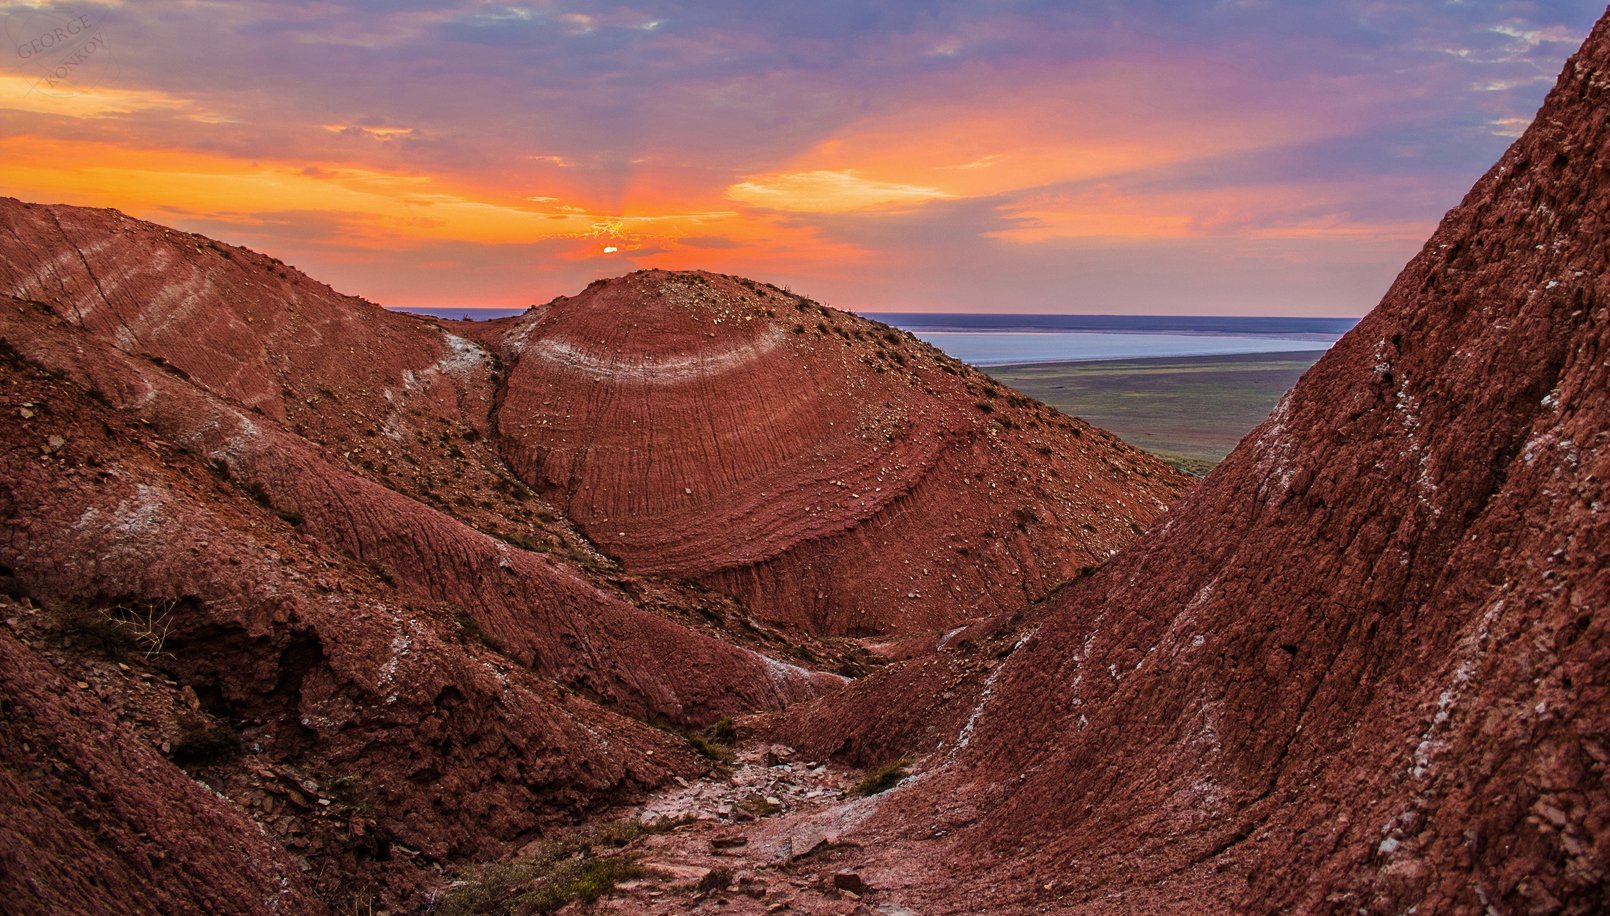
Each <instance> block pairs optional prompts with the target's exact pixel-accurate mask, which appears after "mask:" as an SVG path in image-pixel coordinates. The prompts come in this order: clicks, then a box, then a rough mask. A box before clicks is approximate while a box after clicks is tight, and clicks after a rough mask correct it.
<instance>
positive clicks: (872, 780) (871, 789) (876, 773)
mask: <svg viewBox="0 0 1610 916" xmlns="http://www.w3.org/2000/svg"><path fill="white" fill-rule="evenodd" d="M909 766H911V758H910V757H902V758H900V759H899V760H896V761H894V762H892V763H886V764H884V765H883V766H881V767H879V768H877V769H876V770H873V771H872V772H870V773H868V774H866V776H864V777H862V779H861V781H860V782H858V783H856V784H855V794H857V795H877V794H878V793H879V792H887V791H888V790H890V789H892V788H894V787H895V786H896V785H898V784H899V782H900V780H902V779H905V778H906V777H907V776H908V775H910V773H909V772H908V771H907V770H906V767H909Z"/></svg>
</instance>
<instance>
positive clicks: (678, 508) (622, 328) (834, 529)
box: [477, 271, 1184, 635]
mask: <svg viewBox="0 0 1610 916" xmlns="http://www.w3.org/2000/svg"><path fill="white" fill-rule="evenodd" d="M477 333H478V336H480V337H481V339H483V340H485V341H487V342H488V344H489V345H491V346H495V347H497V348H498V350H499V352H500V353H501V354H502V357H503V360H504V362H505V363H506V364H508V365H509V366H510V369H509V381H508V385H507V387H506V390H505V394H504V396H503V397H502V398H501V400H500V402H499V404H498V406H497V409H496V421H495V422H496V429H497V432H498V434H499V438H500V441H501V442H502V443H503V454H504V456H505V457H506V458H507V459H508V461H509V463H510V465H511V466H512V467H513V468H514V469H515V470H516V471H517V472H518V473H519V474H520V476H521V477H522V478H523V479H524V480H526V481H527V482H528V483H530V484H532V485H533V486H536V487H539V488H540V489H541V490H542V491H544V492H546V493H550V494H552V495H553V496H554V498H555V499H556V500H557V501H559V502H560V503H561V504H562V505H563V506H564V507H565V511H566V513H567V514H568V515H569V516H570V517H571V518H573V519H575V520H576V522H577V523H578V524H579V525H580V526H581V527H582V528H583V529H584V530H585V531H586V532H587V534H588V536H589V537H591V538H592V539H593V540H594V541H595V542H596V543H598V544H599V545H600V546H601V547H602V548H603V549H604V550H605V551H606V552H608V553H609V554H611V555H613V556H617V557H620V558H621V559H622V560H623V561H624V562H625V563H626V565H627V566H629V567H631V568H634V569H642V570H648V571H652V572H656V573H663V574H667V575H674V576H682V577H688V578H695V579H699V580H701V581H703V582H706V583H708V584H711V585H713V586H716V587H718V588H720V589H722V590H724V591H726V592H728V593H730V594H732V595H735V596H737V597H739V598H740V599H741V600H742V601H743V602H744V603H745V604H746V605H747V606H748V607H750V608H751V609H753V610H754V611H756V612H757V613H758V614H760V615H762V616H763V618H765V619H767V620H770V621H774V622H781V623H786V624H793V625H798V626H804V627H808V628H811V629H813V630H816V631H818V632H828V633H840V634H856V635H870V634H900V633H908V632H912V631H920V630H933V629H937V628H941V627H948V626H951V625H954V624H955V623H957V622H959V621H961V620H964V619H967V618H969V617H976V616H980V615H982V614H989V613H995V612H1000V611H1005V610H1012V609H1015V608H1017V607H1020V606H1021V605H1023V604H1024V603H1026V602H1029V601H1033V600H1036V599H1038V598H1039V597H1041V596H1043V595H1044V594H1045V593H1046V592H1047V591H1049V590H1050V589H1051V588H1052V587H1054V586H1055V585H1057V584H1058V583H1060V582H1062V581H1065V580H1067V579H1070V578H1074V577H1076V576H1077V575H1079V572H1080V570H1081V569H1083V568H1086V567H1092V566H1095V565H1097V564H1099V563H1101V562H1103V561H1104V560H1105V559H1106V557H1107V556H1108V555H1109V553H1110V552H1112V551H1113V550H1114V549H1115V548H1117V547H1118V546H1120V545H1122V544H1124V543H1127V542H1128V541H1129V540H1131V539H1132V538H1133V536H1134V535H1135V533H1136V532H1138V531H1140V530H1141V529H1142V528H1144V527H1145V526H1146V525H1148V524H1150V522H1151V520H1152V519H1153V518H1154V517H1156V515H1157V514H1158V513H1159V512H1161V511H1162V509H1163V508H1164V506H1165V505H1166V504H1167V502H1169V501H1170V500H1172V499H1173V498H1174V497H1175V496H1177V495H1178V494H1179V493H1180V492H1182V491H1183V489H1184V482H1183V479H1182V478H1181V476H1180V475H1179V474H1178V473H1176V472H1174V471H1172V470H1171V469H1169V468H1168V467H1166V466H1165V465H1163V464H1162V463H1161V462H1159V461H1157V460H1156V459H1153V458H1151V457H1150V456H1147V455H1145V454H1143V453H1140V452H1138V451H1136V450H1135V449H1132V448H1129V447H1128V446H1125V445H1123V444H1122V443H1120V442H1118V441H1117V440H1115V439H1114V438H1113V437H1111V436H1110V435H1108V434H1106V433H1103V432H1100V431H1098V430H1094V429H1092V428H1091V427H1089V426H1087V425H1085V424H1083V423H1080V422H1078V421H1072V420H1068V419H1067V418H1064V417H1060V416H1057V415H1055V414H1054V413H1053V412H1051V411H1049V410H1048V409H1046V408H1045V407H1044V406H1043V405H1040V404H1038V403H1035V402H1031V401H1029V400H1028V399H1026V398H1023V397H1022V396H1020V395H1016V394H1015V393H1012V392H1010V391H1007V390H1005V389H1001V388H1000V386H998V385H996V384H995V383H994V382H992V381H990V380H989V379H988V378H986V377H985V376H983V375H982V374H981V373H978V372H976V371H975V370H972V369H970V368H968V367H966V366H963V365H961V364H960V363H957V362H955V361H954V360H950V359H948V358H946V357H944V356H943V355H942V354H940V353H939V352H938V351H936V350H934V349H932V348H931V347H927V346H926V345H923V344H921V343H920V342H918V341H916V340H915V339H914V338H911V337H910V336H909V335H905V334H902V333H899V332H896V331H894V330H893V329H891V328H887V327H884V326H882V325H877V324H875V323H873V322H868V321H864V320H862V319H859V318H855V317H854V316H851V315H846V314H844V313H842V312H837V311H833V310H831V309H826V308H823V307H821V306H818V305H817V304H815V303H813V302H810V301H808V300H804V299H801V298H799V297H797V296H793V295H790V294H788V293H785V292H783V291H781V290H778V289H776V288H773V287H768V286H763V285H760V284H755V283H751V282H749V281H747V280H741V279H736V278H732V277H725V276H721V275H716V274H706V273H683V274H671V273H665V272H660V271H648V272H642V273H636V274H632V275H630V276H627V277H623V278H620V279H617V280H610V281H602V282H599V283H595V284H593V285H592V286H590V287H588V288H587V290H586V291H584V292H583V293H582V294H581V295H579V296H576V297H562V298H560V299H556V300H554V301H553V302H552V303H550V304H548V305H546V306H543V307H542V308H539V309H536V310H534V311H532V312H530V313H528V314H527V315H525V316H523V317H521V318H518V319H512V320H508V321H505V322H498V323H495V326H494V327H488V328H482V329H478V332H477Z"/></svg>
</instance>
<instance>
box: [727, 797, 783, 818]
mask: <svg viewBox="0 0 1610 916" xmlns="http://www.w3.org/2000/svg"><path fill="white" fill-rule="evenodd" d="M738 807H739V808H742V809H743V810H744V811H746V812H748V813H749V814H750V815H752V816H754V817H770V816H771V815H773V814H776V813H777V812H779V811H781V810H783V806H782V805H779V804H777V803H776V802H774V801H770V800H768V799H767V798H766V797H765V796H764V795H758V794H756V795H748V796H745V797H744V798H741V799H739V800H738Z"/></svg>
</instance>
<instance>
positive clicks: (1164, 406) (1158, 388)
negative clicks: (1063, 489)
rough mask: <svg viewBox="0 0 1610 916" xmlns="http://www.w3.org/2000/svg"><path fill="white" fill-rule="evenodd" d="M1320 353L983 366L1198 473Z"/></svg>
mask: <svg viewBox="0 0 1610 916" xmlns="http://www.w3.org/2000/svg"><path fill="white" fill-rule="evenodd" d="M1323 355H1324V351H1323V350H1312V351H1302V352H1296V353H1254V354H1246V355H1237V356H1185V357H1153V358H1148V359H1124V360H1103V361H1099V362H1080V363H1035V364H1029V365H1018V366H991V367H988V368H985V369H984V371H985V372H988V373H989V374H990V375H991V376H993V377H995V378H996V379H998V380H1000V381H1001V382H1003V383H1004V384H1007V385H1011V386H1012V387H1013V388H1016V389H1017V390H1019V391H1021V392H1023V393H1024V394H1027V395H1029V396H1031V397H1034V398H1037V399H1039V400H1041V401H1044V402H1045V403H1047V404H1050V405H1051V406H1053V407H1055V408H1057V409H1058V410H1061V411H1062V412H1064V413H1067V414H1071V415H1072V416H1075V417H1079V418H1080V419H1082V420H1085V421H1086V422H1088V423H1091V424H1094V425H1096V426H1099V427H1101V428H1102V429H1105V430H1108V431H1109V432H1112V433H1114V434H1116V435H1118V436H1119V437H1121V438H1122V439H1124V440H1125V441H1126V442H1129V443H1130V444H1132V445H1136V446H1139V447H1140V448H1143V449H1146V450H1147V451H1149V452H1152V453H1153V454H1156V455H1158V456H1159V457H1161V458H1163V459H1164V460H1166V461H1168V462H1169V463H1171V464H1173V465H1175V466H1176V467H1179V468H1180V469H1181V470H1185V471H1187V472H1190V473H1193V474H1204V473H1206V472H1207V471H1208V470H1210V469H1211V468H1212V467H1213V466H1214V465H1216V464H1218V463H1219V462H1220V461H1222V460H1224V456H1225V455H1228V454H1229V453H1230V450H1231V449H1233V448H1235V446H1236V443H1237V442H1239V441H1241V437H1242V436H1245V435H1246V434H1247V433H1248V432H1251V431H1252V428H1253V427H1255V426H1257V425H1258V424H1259V423H1261V422H1263V419H1264V418H1265V417H1267V416H1268V415H1269V411H1271V410H1273V409H1274V406H1275V403H1276V402H1277V401H1279V400H1280V396H1281V395H1282V394H1285V393H1286V391H1287V390H1288V389H1289V388H1291V386H1292V385H1295V384H1296V383H1297V379H1298V378H1300V377H1301V376H1302V374H1303V373H1304V372H1306V371H1307V370H1308V367H1309V366H1312V365H1313V364H1314V363H1315V362H1316V361H1317V360H1318V359H1319V357H1321V356H1323Z"/></svg>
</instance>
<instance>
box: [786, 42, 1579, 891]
mask: <svg viewBox="0 0 1610 916" xmlns="http://www.w3.org/2000/svg"><path fill="white" fill-rule="evenodd" d="M1607 121H1610V18H1607V19H1606V20H1604V21H1601V22H1600V24H1599V26H1598V27H1597V28H1596V29H1595V31H1594V33H1593V35H1592V36H1591V37H1590V38H1589V39H1588V41H1587V43H1586V44H1585V45H1584V47H1583V49H1582V51H1581V52H1580V54H1579V55H1578V56H1577V57H1575V58H1573V59H1572V60H1571V61H1570V62H1569V63H1568V64H1567V65H1566V68H1565V72H1564V74H1563V75H1562V76H1561V77H1560V80H1559V83H1558V85H1557V86H1556V88H1555V89H1554V91H1553V93H1552V94H1551V95H1550V96H1549V99H1548V101H1547V102H1546V104H1545V105H1544V106H1543V109H1542V111H1541V112H1540V113H1539V115H1538V117H1537V120H1536V122H1535V123H1534V125H1533V126H1532V127H1531V129H1530V130H1529V131H1528V132H1527V133H1526V134H1525V136H1523V137H1522V138H1521V139H1520V140H1519V141H1518V142H1517V143H1516V144H1515V145H1514V146H1513V147H1512V148H1511V149H1510V150H1509V151H1508V153H1506V154H1505V156H1504V157H1503V159H1502V160H1501V161H1500V162H1499V163H1498V164H1497V166H1495V167H1494V168H1493V170H1492V171H1491V172H1489V173H1488V174H1487V175H1486V176H1485V177H1484V178H1483V179H1482V180H1481V182H1480V183H1479V184H1477V186H1476V187H1475V188H1474V189H1473V190H1472V191H1471V193H1470V195H1469V196H1468V197H1467V198H1466V199H1465V201H1464V202H1463V203H1462V204H1461V205H1460V206H1459V207H1458V208H1456V209H1455V210H1453V211H1452V212H1450V213H1449V214H1448V216H1447V217H1446V219H1445V220H1444V222H1443V223H1442V225H1441V227H1440V228H1439V229H1438V230H1437V232H1436V234H1435V235H1434V236H1433V237H1432V238H1431V240H1430V241H1429V242H1428V243H1427V245H1426V247H1425V249H1424V250H1423V251H1422V252H1421V253H1420V254H1419V256H1417V257H1416V258H1415V259H1414V260H1413V261H1412V262H1411V263H1410V264H1409V265H1408V267H1407V268H1406V269H1405V270H1404V272H1403V274H1402V275H1401V276H1400V277H1399V278H1398V280H1397V282H1396V283H1395V284H1394V285H1393V287H1392V289H1391V291H1390V292H1389V293H1388V294H1387V296H1386V298H1385V300H1384V301H1383V302H1382V303H1381V305H1380V306H1379V307H1378V308H1377V309H1376V310H1375V312H1373V313H1372V314H1371V315H1370V316H1369V317H1368V318H1367V319H1366V320H1365V321H1364V322H1362V323H1361V324H1360V325H1359V326H1358V328H1357V329H1356V330H1354V331H1353V332H1352V333H1350V334H1349V335H1348V336H1347V337H1346V338H1344V339H1343V340H1342V341H1341V342H1340V343H1339V344H1338V345H1337V346H1336V347H1335V348H1334V349H1333V350H1332V351H1331V352H1330V353H1329V354H1328V355H1327V356H1326V357H1325V358H1324V359H1322V360H1321V361H1320V362H1319V363H1318V364H1317V365H1316V366H1315V367H1314V369H1313V370H1311V371H1310V372H1309V373H1308V375H1307V376H1306V377H1305V378H1304V379H1303V380H1302V382H1301V383H1300V384H1299V385H1298V386H1297V387H1296V388H1295V389H1294V390H1293V391H1292V392H1291V393H1290V394H1289V395H1288V396H1287V397H1286V398H1285V399H1284V400H1283V401H1282V402H1281V404H1280V406H1279V407H1278V408H1277V409H1276V410H1275V412H1274V414H1273V415H1272V416H1271V417H1270V419H1269V420H1268V421H1267V422H1266V423H1265V424H1263V426H1261V427H1260V428H1259V429H1258V430H1257V431H1256V432H1255V433H1254V434H1253V435H1251V436H1250V437H1249V438H1248V439H1247V440H1246V441H1244V442H1243V443H1242V445H1241V447H1240V448H1239V449H1237V451H1236V452H1235V453H1234V454H1233V455H1231V456H1230V458H1229V460H1227V461H1226V462H1225V463H1224V464H1223V465H1222V466H1221V467H1220V468H1219V469H1218V470H1217V471H1215V472H1214V473H1213V474H1212V475H1211V476H1210V477H1209V478H1208V479H1207V481H1206V482H1205V483H1204V484H1203V485H1202V486H1201V487H1200V488H1199V489H1197V490H1196V491H1195V492H1194V493H1192V494H1191V495H1190V496H1189V497H1187V499H1186V500H1185V501H1184V502H1183V503H1182V505H1181V506H1179V507H1178V508H1176V509H1175V510H1174V511H1173V512H1172V513H1171V514H1170V517H1169V519H1168V521H1167V522H1166V523H1165V524H1163V525H1161V526H1159V528H1158V529H1156V530H1154V531H1153V532H1151V533H1149V534H1148V535H1147V536H1146V537H1145V538H1143V539H1142V540H1141V541H1140V542H1139V543H1138V544H1137V545H1135V546H1134V547H1133V548H1131V549H1129V550H1128V551H1126V552H1125V553H1123V554H1121V555H1120V556H1119V557H1118V558H1117V559H1115V560H1114V561H1113V562H1112V563H1111V564H1109V565H1108V566H1107V567H1105V568H1104V569H1103V570H1102V571H1101V572H1099V573H1098V574H1097V575H1096V576H1094V577H1092V578H1091V579H1089V580H1087V581H1086V582H1084V583H1081V584H1080V585H1078V586H1075V587H1073V588H1071V589H1069V590H1068V591H1067V592H1065V593H1064V594H1063V595H1061V596H1059V597H1058V598H1057V599H1055V600H1053V601H1052V602H1050V603H1049V606H1048V607H1047V608H1046V609H1043V610H1041V611H1040V612H1038V613H1034V614H1031V615H1029V616H1028V618H1027V620H1026V621H1025V622H1024V623H1023V625H1022V626H1021V627H1019V628H1017V629H1015V630H1013V631H1012V632H1011V634H1010V636H1007V637H996V638H994V639H993V641H992V640H991V638H990V637H988V636H983V637H981V641H980V642H979V643H977V644H976V645H975V646H973V647H971V648H969V647H967V646H965V645H964V646H963V647H962V648H959V649H956V650H955V651H948V652H946V653H943V654H942V655H941V657H939V658H934V659H929V660H925V661H923V662H918V663H913V664H911V665H909V666H906V668H905V669H904V670H901V671H895V672H889V673H888V674H886V675H883V676H880V677H878V678H875V679H872V680H871V681H870V682H868V683H863V684H860V685H858V686H857V688H856V689H855V690H853V691H852V692H851V696H850V697H847V698H844V699H837V698H835V699H833V700H829V701H825V702H818V703H814V704H811V705H809V706H807V707H806V708H805V709H804V710H802V711H801V713H800V714H799V715H796V716H793V717H791V718H790V719H789V720H788V721H786V722H785V723H784V724H783V725H782V726H781V730H782V731H783V732H785V733H789V734H790V735H791V736H793V737H797V738H798V739H799V740H800V741H801V742H802V743H804V744H805V745H806V746H810V744H811V743H812V742H814V743H816V744H817V745H818V746H820V747H822V748H824V749H829V750H831V749H835V748H838V749H847V750H848V751H849V752H850V753H852V754H858V755H861V756H863V757H868V758H878V757H884V756H894V755H896V754H898V753H909V752H910V751H912V750H914V749H919V748H920V749H923V750H927V749H930V748H936V747H937V750H936V751H935V752H934V753H933V754H931V755H930V757H929V758H928V759H929V766H930V772H929V773H928V774H927V775H926V776H925V777H924V778H923V779H922V780H919V781H918V782H917V784H916V785H912V786H910V787H909V788H905V789H900V790H896V791H895V792H893V793H890V795H889V796H888V797H887V799H886V800H885V801H884V802H883V803H882V807H881V808H880V809H879V811H878V813H877V816H876V817H875V818H874V820H873V823H874V825H875V826H873V827H871V828H868V829H867V831H866V833H868V834H870V836H863V837H861V839H862V841H863V842H864V843H866V844H867V847H868V848H876V847H877V845H878V844H877V843H875V842H873V841H872V837H879V838H881V839H883V840H885V841H887V840H888V839H889V838H891V837H899V838H902V839H901V841H900V842H898V843H895V844H894V845H892V846H889V847H886V848H887V851H886V852H880V853H877V854H875V855H873V856H871V858H873V859H875V860H876V861H877V862H880V863H882V866H883V868H884V869H885V871H886V873H881V874H880V873H878V872H877V871H876V870H874V871H873V872H872V875H871V877H872V880H873V883H874V884H877V883H879V882H880V881H881V882H882V883H883V884H885V885H895V884H899V885H903V887H904V890H905V891H906V892H907V896H908V897H909V898H910V899H912V900H917V901H924V902H926V903H927V904H930V905H931V906H930V907H929V908H930V909H932V910H939V911H957V912H960V911H977V910H980V909H990V908H1008V909H1028V908H1031V907H1039V906H1057V907H1068V908H1072V909H1081V910H1083V909H1089V910H1094V911H1115V912H1116V911H1147V910H1156V909H1163V908H1185V909H1192V910H1221V911H1247V910H1259V911H1267V910H1294V911H1299V912H1315V911H1342V910H1349V911H1353V910H1357V911H1365V912H1405V911H1409V910H1410V909H1411V908H1414V907H1418V910H1417V911H1418V912H1480V911H1484V910H1488V911H1497V912H1555V911H1565V912H1577V913H1586V912H1603V911H1605V909H1606V908H1607V907H1610V897H1607V895H1606V888H1607V887H1610V881H1607V877H1610V872H1607V866H1610V791H1607V787H1606V784H1605V769H1606V765H1607V763H1610V633H1607V630H1606V628H1607V626H1610V550H1607V547H1606V545H1610V511H1607V509H1606V506H1607V505H1610V493H1607V492H1606V490H1607V482H1610V432H1607V430H1610V280H1607V278H1610V225H1607V223H1606V217H1607V214H1610V144H1607V140H1610V133H1607V130H1610V126H1607ZM996 653H1005V659H1004V660H1003V661H1000V662H995V661H994V660H993V655H994V654H996ZM958 695H960V697H965V699H961V698H960V697H959V696H958ZM941 831H947V832H943V833H942V832H941ZM936 837H938V839H936ZM936 862H946V863H949V864H952V865H954V866H955V868H954V871H949V872H936V870H935V869H933V868H931V867H925V866H924V864H923V863H928V864H929V865H931V864H932V863H936ZM912 863H915V864H912ZM919 870H921V873H919ZM936 874H937V875H938V877H937V879H936ZM936 885H937V886H936ZM961 901H966V902H965V904H963V903H962V902H961Z"/></svg>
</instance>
